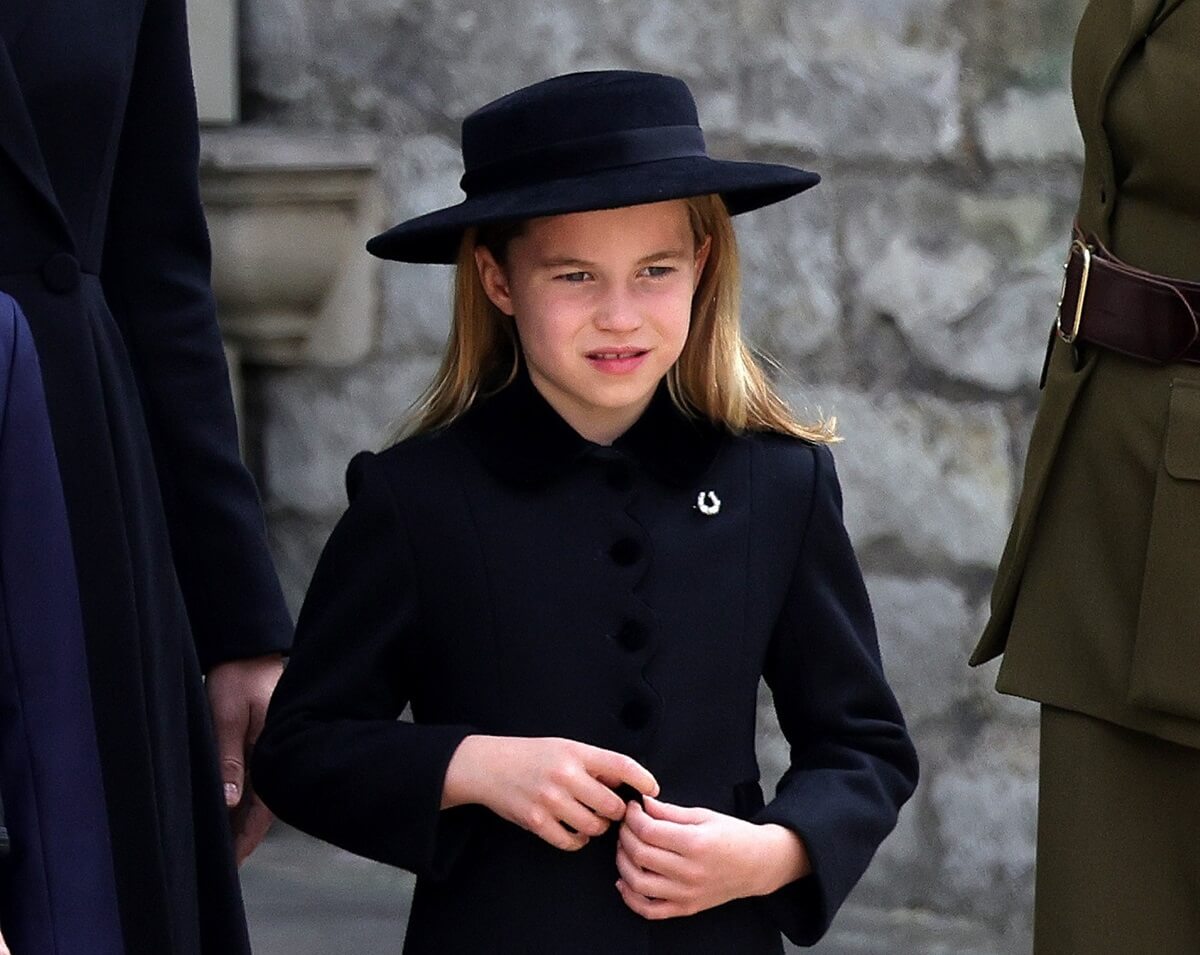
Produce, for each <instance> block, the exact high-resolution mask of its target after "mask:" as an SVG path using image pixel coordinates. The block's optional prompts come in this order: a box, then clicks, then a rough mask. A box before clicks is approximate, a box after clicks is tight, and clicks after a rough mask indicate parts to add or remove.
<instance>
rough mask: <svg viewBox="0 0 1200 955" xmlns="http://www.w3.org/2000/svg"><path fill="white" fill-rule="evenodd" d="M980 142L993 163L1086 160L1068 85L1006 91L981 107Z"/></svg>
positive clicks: (984, 152) (985, 154)
mask: <svg viewBox="0 0 1200 955" xmlns="http://www.w3.org/2000/svg"><path fill="white" fill-rule="evenodd" d="M979 141H980V144H981V146H982V147H983V154H984V156H986V157H987V158H988V159H989V160H991V161H992V162H1001V161H1004V160H1015V161H1021V162H1045V161H1048V160H1053V159H1074V160H1082V159H1083V139H1082V138H1081V137H1080V135H1079V128H1078V126H1077V125H1076V123H1075V108H1074V106H1073V105H1072V103H1071V94H1070V91H1069V90H1067V89H1066V88H1063V89H1056V90H1051V91H1049V92H1040V93H1039V92H1032V91H1029V90H1023V89H1009V90H1006V91H1005V93H1004V96H1003V97H1002V98H1001V99H1000V100H999V101H997V102H994V103H989V104H987V105H985V106H983V107H982V108H981V109H980V111H979Z"/></svg>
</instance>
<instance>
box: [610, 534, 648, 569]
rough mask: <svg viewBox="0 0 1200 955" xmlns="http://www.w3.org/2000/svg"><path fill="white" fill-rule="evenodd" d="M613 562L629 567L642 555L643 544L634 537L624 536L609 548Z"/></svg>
mask: <svg viewBox="0 0 1200 955" xmlns="http://www.w3.org/2000/svg"><path fill="white" fill-rule="evenodd" d="M608 554H609V556H610V557H611V558H612V559H613V562H614V563H616V564H620V565H621V566H622V567H628V566H629V565H630V564H632V563H633V562H634V561H636V560H637V559H638V558H639V557H641V556H642V545H641V544H639V543H638V542H637V541H635V540H634V539H633V538H632V537H622V538H621V539H620V540H618V541H617V542H616V543H614V544H613V545H612V547H610V548H609V550H608Z"/></svg>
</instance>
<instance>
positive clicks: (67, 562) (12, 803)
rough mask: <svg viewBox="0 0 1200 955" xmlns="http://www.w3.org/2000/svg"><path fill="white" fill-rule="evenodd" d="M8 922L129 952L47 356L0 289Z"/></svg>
mask: <svg viewBox="0 0 1200 955" xmlns="http://www.w3.org/2000/svg"><path fill="white" fill-rule="evenodd" d="M0 794H2V795H3V797H4V810H5V824H6V825H7V827H8V832H9V837H10V840H11V845H12V848H11V852H10V855H9V856H8V858H6V859H4V860H2V861H0V927H2V928H3V930H4V935H5V940H6V941H7V942H8V944H9V947H10V948H11V949H12V950H13V952H15V953H17V955H24V953H37V955H74V953H79V952H87V953H88V955H120V953H122V952H123V951H124V942H123V940H122V937H121V924H120V919H119V916H118V913H117V894H116V885H115V882H114V878H113V863H112V847H111V845H110V843H109V837H108V819H107V815H106V810H105V805H104V788H103V785H102V782H101V778H100V756H99V752H98V751H97V747H96V727H95V724H94V723H93V721H92V700H91V691H90V689H89V686H88V673H87V656H86V651H85V648H84V642H83V621H82V618H81V616H80V611H79V595H78V592H77V589H76V586H75V562H74V559H73V558H72V556H71V538H70V535H69V533H68V530H67V512H66V504H65V502H64V501H63V495H62V485H61V483H60V481H59V476H58V461H57V459H56V458H55V455H54V446H53V444H52V443H51V439H50V418H49V415H48V414H47V412H46V400H45V396H44V395H43V393H42V378H41V373H40V371H39V369H38V361H37V354H36V353H35V351H34V348H33V339H32V338H31V336H30V334H29V328H28V326H27V325H26V324H25V318H24V316H23V315H22V314H21V312H20V309H19V308H17V305H16V303H15V302H14V301H13V300H12V299H11V298H9V297H8V296H7V295H4V294H3V293H0Z"/></svg>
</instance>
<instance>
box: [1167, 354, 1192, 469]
mask: <svg viewBox="0 0 1200 955" xmlns="http://www.w3.org/2000/svg"><path fill="white" fill-rule="evenodd" d="M1164 461H1165V464H1166V467H1167V473H1168V474H1170V475H1171V477H1173V478H1179V479H1180V480H1184V481H1200V381H1189V380H1186V379H1183V378H1176V379H1175V380H1174V381H1173V382H1171V413H1170V418H1169V419H1168V421H1167V447H1166V452H1165V454H1164Z"/></svg>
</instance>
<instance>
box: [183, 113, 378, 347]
mask: <svg viewBox="0 0 1200 955" xmlns="http://www.w3.org/2000/svg"><path fill="white" fill-rule="evenodd" d="M377 158H378V151H377V147H376V144H375V141H374V140H373V139H371V138H369V137H364V136H339V137H337V138H333V137H330V136H327V135H325V136H314V135H308V134H297V133H294V132H290V131H283V130H270V129H257V128H252V127H231V128H227V129H207V130H205V131H204V133H203V136H202V140H201V159H200V167H201V172H200V187H201V194H202V196H203V199H204V205H205V211H206V213H207V216H208V226H209V231H210V234H211V237H212V247H213V290H214V292H215V293H216V298H217V313H218V318H219V320H220V323H221V331H222V334H223V335H224V337H225V339H226V341H227V343H228V344H229V345H230V346H231V347H232V348H233V349H234V350H235V352H236V354H237V355H238V357H239V358H240V359H241V360H242V361H248V362H253V363H258V364H266V365H292V366H294V365H323V366H330V365H334V366H336V365H348V364H352V363H354V362H356V361H358V360H360V359H361V358H363V357H364V356H365V355H366V354H367V352H368V351H369V350H370V349H371V346H372V345H373V343H374V339H375V326H376V316H377V312H378V299H379V293H378V281H377V276H378V269H377V263H376V261H375V260H374V259H372V258H371V257H370V256H369V255H367V253H366V251H365V250H364V249H363V243H364V242H365V241H366V240H367V238H369V237H370V236H371V235H373V234H374V233H375V232H377V231H379V228H380V224H381V221H382V218H383V201H382V196H381V192H380V186H379V180H378V173H377Z"/></svg>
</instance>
